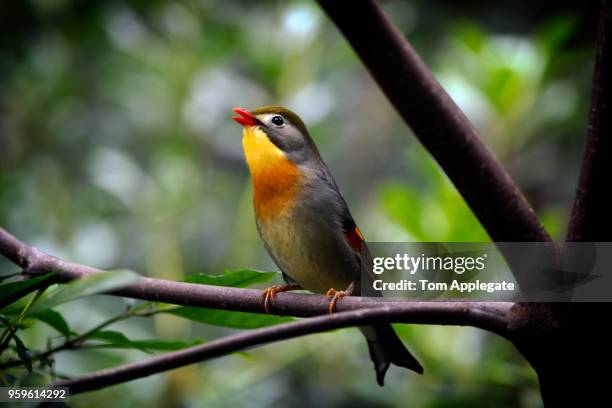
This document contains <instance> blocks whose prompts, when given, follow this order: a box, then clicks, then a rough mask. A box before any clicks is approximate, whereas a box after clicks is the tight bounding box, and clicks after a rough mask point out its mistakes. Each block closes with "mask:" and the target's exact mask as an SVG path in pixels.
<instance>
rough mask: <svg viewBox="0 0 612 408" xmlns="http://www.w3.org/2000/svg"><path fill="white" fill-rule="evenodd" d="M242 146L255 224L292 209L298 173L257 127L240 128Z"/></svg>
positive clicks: (298, 185)
mask: <svg viewBox="0 0 612 408" xmlns="http://www.w3.org/2000/svg"><path fill="white" fill-rule="evenodd" d="M242 147H243V148H244V154H245V156H246V160H247V164H248V166H249V170H250V171H251V178H252V180H253V204H254V207H255V215H256V216H257V218H258V219H259V221H264V222H265V221H266V220H269V219H270V217H276V216H280V215H282V214H284V213H286V212H287V211H290V210H291V209H293V207H294V205H295V201H296V198H297V194H298V193H299V187H300V179H301V178H302V173H301V171H300V169H299V168H298V167H297V166H296V165H295V164H293V163H292V162H291V161H290V160H289V159H288V158H287V156H286V155H285V153H284V152H283V151H282V150H280V149H279V148H278V147H276V145H274V143H272V142H271V141H270V139H268V136H267V135H266V134H265V133H264V132H263V131H262V130H261V129H260V128H259V127H258V126H249V127H246V128H244V136H243V138H242Z"/></svg>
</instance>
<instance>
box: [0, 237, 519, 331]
mask: <svg viewBox="0 0 612 408" xmlns="http://www.w3.org/2000/svg"><path fill="white" fill-rule="evenodd" d="M0 253H1V254H3V255H4V256H6V257H7V258H8V259H10V260H11V261H13V262H15V263H16V264H17V265H19V266H21V267H22V268H23V269H24V271H25V272H26V273H29V274H43V273H48V272H51V271H55V272H56V279H57V281H59V282H68V281H71V280H75V279H80V278H83V277H86V276H89V275H91V274H95V273H104V272H103V271H101V270H99V269H95V268H92V267H89V266H85V265H80V264H77V263H72V262H67V261H64V260H62V259H59V258H56V257H54V256H51V255H48V254H46V253H44V252H42V251H40V250H38V249H36V248H33V247H30V246H28V245H27V244H25V243H23V242H21V241H19V240H18V239H17V238H15V237H14V236H12V235H11V234H9V233H8V232H7V231H5V230H4V229H2V228H0ZM109 294H110V295H116V296H122V297H127V298H133V299H142V300H148V301H152V302H164V303H170V304H175V305H182V306H194V307H208V308H213V309H223V310H234V311H242V312H252V313H263V312H264V309H263V306H262V303H261V291H260V290H256V289H239V288H231V287H225V286H212V285H203V284H193V283H185V282H175V281H169V280H164V279H153V278H144V277H143V278H141V279H139V280H138V281H136V282H135V283H132V284H130V285H129V286H126V287H124V288H122V289H119V290H115V291H113V292H110V293H109ZM431 303H432V302H415V301H408V300H392V299H382V298H368V297H358V296H350V297H346V298H343V299H342V301H341V302H339V303H338V304H337V307H336V309H337V310H338V311H339V312H341V311H349V310H358V309H367V308H374V307H380V306H388V307H390V308H393V309H394V310H397V311H398V312H401V311H402V310H405V311H407V312H409V313H412V312H413V311H414V308H415V307H419V306H421V307H429V306H428V305H430V304H431ZM437 303H440V304H444V303H449V304H452V305H455V306H454V307H456V308H457V309H458V310H459V309H461V308H464V307H466V306H467V307H472V306H474V307H475V306H476V305H477V306H478V308H479V309H481V310H488V311H490V314H491V315H490V316H489V317H491V319H487V318H485V317H483V319H482V321H481V322H476V321H472V320H470V321H469V322H464V323H461V322H460V321H456V322H455V324H469V325H473V326H476V327H480V328H482V329H485V330H490V331H493V332H496V333H498V334H502V335H505V324H506V322H505V320H504V319H501V318H500V316H502V317H503V316H505V313H506V312H507V309H508V304H509V303H505V302H437ZM328 306H329V302H328V301H327V299H326V298H325V296H322V295H306V294H294V293H279V294H277V295H276V297H275V301H274V302H273V304H272V306H271V308H270V310H271V311H272V312H273V313H274V314H279V315H283V316H296V317H310V316H314V315H322V314H327V313H328Z"/></svg>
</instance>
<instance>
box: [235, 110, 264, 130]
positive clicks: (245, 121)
mask: <svg viewBox="0 0 612 408" xmlns="http://www.w3.org/2000/svg"><path fill="white" fill-rule="evenodd" d="M232 111H234V112H236V113H237V114H239V115H240V116H232V119H234V120H235V121H236V122H238V123H240V125H242V126H244V127H247V126H255V125H257V124H259V121H258V120H257V118H256V117H255V116H253V114H252V113H251V112H249V111H248V110H246V109H244V108H234V109H232Z"/></svg>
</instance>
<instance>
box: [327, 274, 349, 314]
mask: <svg viewBox="0 0 612 408" xmlns="http://www.w3.org/2000/svg"><path fill="white" fill-rule="evenodd" d="M354 287H355V283H354V282H353V283H351V284H350V285H349V287H348V288H346V290H336V289H334V288H331V289H330V290H328V291H327V293H326V294H325V297H326V298H327V300H331V302H329V307H328V308H327V310H328V312H329V313H334V310H336V303H337V302H338V301H339V300H340V299H342V298H343V297H346V296H351V295H352V294H353V288H354Z"/></svg>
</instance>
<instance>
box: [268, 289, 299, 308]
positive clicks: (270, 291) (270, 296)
mask: <svg viewBox="0 0 612 408" xmlns="http://www.w3.org/2000/svg"><path fill="white" fill-rule="evenodd" d="M297 289H301V287H299V286H298V285H274V286H270V287H269V288H266V289H264V291H263V293H262V294H261V303H263V306H264V309H265V310H266V313H270V305H271V304H272V301H274V297H275V296H276V294H277V293H280V292H288V291H290V290H297Z"/></svg>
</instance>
